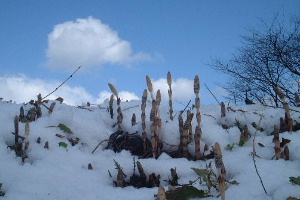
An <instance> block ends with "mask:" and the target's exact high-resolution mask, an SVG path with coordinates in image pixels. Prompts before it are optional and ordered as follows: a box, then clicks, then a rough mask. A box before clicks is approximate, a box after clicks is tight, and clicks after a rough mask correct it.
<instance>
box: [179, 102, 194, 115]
mask: <svg viewBox="0 0 300 200" xmlns="http://www.w3.org/2000/svg"><path fill="white" fill-rule="evenodd" d="M191 101H192V100H191V99H190V101H189V102H188V104H187V105H186V106H185V108H184V109H183V110H182V111H180V112H181V113H184V111H185V110H186V109H187V107H188V106H189V105H190V103H191Z"/></svg>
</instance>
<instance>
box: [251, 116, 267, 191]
mask: <svg viewBox="0 0 300 200" xmlns="http://www.w3.org/2000/svg"><path fill="white" fill-rule="evenodd" d="M262 118H263V115H261V116H260V119H259V122H258V127H260V124H261V120H262ZM256 134H257V129H256V131H255V133H254V137H253V153H252V160H253V164H254V167H255V171H256V174H257V176H258V178H259V180H260V183H261V185H262V187H263V189H264V191H265V193H266V194H268V193H267V190H266V188H265V186H264V183H263V181H262V178H261V176H260V174H259V172H258V169H257V166H256V160H255V155H257V154H256V151H255V138H256Z"/></svg>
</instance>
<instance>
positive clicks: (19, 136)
mask: <svg viewBox="0 0 300 200" xmlns="http://www.w3.org/2000/svg"><path fill="white" fill-rule="evenodd" d="M11 134H13V135H14V136H16V137H18V138H21V139H22V140H25V137H23V136H21V135H16V134H15V133H11Z"/></svg>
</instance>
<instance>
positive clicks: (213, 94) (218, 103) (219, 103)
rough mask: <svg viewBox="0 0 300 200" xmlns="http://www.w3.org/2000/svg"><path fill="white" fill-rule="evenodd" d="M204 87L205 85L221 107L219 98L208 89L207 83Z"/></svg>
mask: <svg viewBox="0 0 300 200" xmlns="http://www.w3.org/2000/svg"><path fill="white" fill-rule="evenodd" d="M204 85H205V87H206V89H208V91H209V92H210V94H211V95H212V96H213V97H214V98H215V100H216V101H217V102H218V104H219V105H221V104H220V102H219V101H218V99H217V97H216V96H215V95H214V94H213V93H212V91H211V90H210V89H209V88H208V87H207V85H206V84H205V83H204Z"/></svg>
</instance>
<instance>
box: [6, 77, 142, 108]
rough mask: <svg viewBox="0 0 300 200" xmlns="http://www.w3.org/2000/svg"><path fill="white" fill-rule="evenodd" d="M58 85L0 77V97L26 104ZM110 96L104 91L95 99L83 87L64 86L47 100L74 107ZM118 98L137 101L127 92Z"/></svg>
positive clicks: (24, 78)
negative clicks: (57, 99)
mask: <svg viewBox="0 0 300 200" xmlns="http://www.w3.org/2000/svg"><path fill="white" fill-rule="evenodd" d="M60 84H61V82H59V81H44V80H42V79H32V78H29V77H27V76H25V75H17V76H10V77H0V88H1V94H0V95H1V96H0V97H1V98H4V100H12V101H13V102H16V103H27V102H29V101H30V100H32V99H33V100H35V99H36V97H37V95H38V94H39V93H41V95H42V97H44V96H46V95H48V94H49V93H50V92H52V91H53V90H54V89H55V88H56V87H58V86H59V85H60ZM111 94H112V93H111V92H108V91H106V90H104V91H102V92H100V94H99V96H98V98H95V97H93V96H92V95H91V94H90V93H89V92H88V91H86V90H85V88H83V87H71V86H69V85H67V84H64V85H63V86H62V87H60V88H59V89H58V90H57V91H56V92H55V93H53V94H52V95H50V96H49V97H47V99H51V100H53V99H56V98H57V97H62V98H63V99H64V103H66V104H69V105H74V106H76V105H82V103H86V102H91V103H97V104H100V103H103V102H104V100H105V99H108V98H110V95H111ZM119 96H120V98H121V99H122V100H123V101H126V100H128V101H130V100H138V99H139V97H138V96H137V95H135V94H134V93H132V92H128V91H121V92H119Z"/></svg>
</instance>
